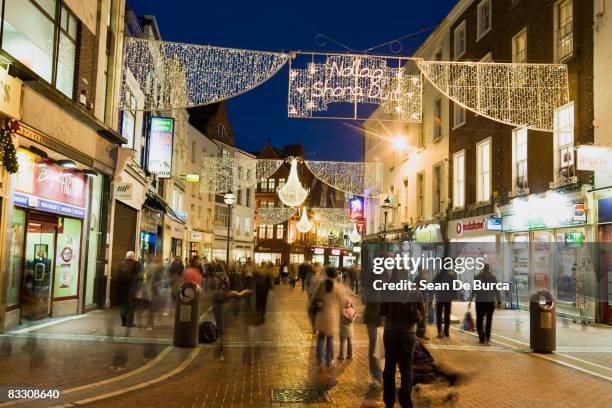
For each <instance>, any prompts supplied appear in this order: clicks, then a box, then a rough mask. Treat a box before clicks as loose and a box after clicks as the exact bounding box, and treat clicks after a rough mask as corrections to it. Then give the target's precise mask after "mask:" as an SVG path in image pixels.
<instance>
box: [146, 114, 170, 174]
mask: <svg viewBox="0 0 612 408" xmlns="http://www.w3.org/2000/svg"><path fill="white" fill-rule="evenodd" d="M173 137H174V119H173V118H163V117H153V118H151V132H150V140H149V157H148V158H149V160H148V163H149V166H148V167H149V171H150V172H151V173H153V174H156V175H157V177H159V178H170V172H171V170H172V139H173Z"/></svg>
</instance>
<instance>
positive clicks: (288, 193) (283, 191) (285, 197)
mask: <svg viewBox="0 0 612 408" xmlns="http://www.w3.org/2000/svg"><path fill="white" fill-rule="evenodd" d="M297 163H298V161H297V159H296V158H292V159H291V169H290V170H289V177H288V178H287V182H286V183H285V185H284V186H282V187H281V188H280V189H278V191H277V194H278V198H280V200H281V201H282V203H283V204H285V205H287V206H289V207H297V206H299V205H301V204H302V203H303V202H304V200H306V197H307V196H308V190H306V189H305V188H304V187H302V183H300V179H299V178H298V174H297Z"/></svg>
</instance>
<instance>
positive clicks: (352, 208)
mask: <svg viewBox="0 0 612 408" xmlns="http://www.w3.org/2000/svg"><path fill="white" fill-rule="evenodd" d="M349 218H350V219H351V220H362V219H363V197H354V198H351V199H350V200H349Z"/></svg>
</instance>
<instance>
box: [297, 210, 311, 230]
mask: <svg viewBox="0 0 612 408" xmlns="http://www.w3.org/2000/svg"><path fill="white" fill-rule="evenodd" d="M295 226H296V227H297V229H298V231H300V232H301V233H303V234H304V233H306V232H308V231H310V230H311V229H312V227H313V226H314V225H313V224H312V222H310V220H309V219H308V211H306V207H304V208H303V209H302V216H301V217H300V220H299V221H298V222H297V223H296V224H295Z"/></svg>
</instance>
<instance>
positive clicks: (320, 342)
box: [310, 266, 345, 367]
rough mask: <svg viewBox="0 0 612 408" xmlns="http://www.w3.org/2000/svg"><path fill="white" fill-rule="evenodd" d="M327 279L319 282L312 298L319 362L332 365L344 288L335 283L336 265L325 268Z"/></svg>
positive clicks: (336, 275)
mask: <svg viewBox="0 0 612 408" xmlns="http://www.w3.org/2000/svg"><path fill="white" fill-rule="evenodd" d="M325 275H326V276H325V279H323V280H322V281H320V282H319V283H318V284H317V287H316V288H315V290H314V291H313V296H312V298H311V300H310V302H311V309H312V310H313V315H314V326H315V329H316V330H317V364H318V365H319V367H321V366H322V365H323V363H325V365H326V366H327V367H331V366H332V364H333V358H334V337H337V336H338V331H339V327H340V311H341V310H342V308H343V302H344V297H345V296H344V290H343V288H342V286H341V285H338V284H335V281H336V279H337V278H338V273H337V272H336V269H335V268H334V267H331V266H328V267H327V268H326V269H325Z"/></svg>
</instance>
